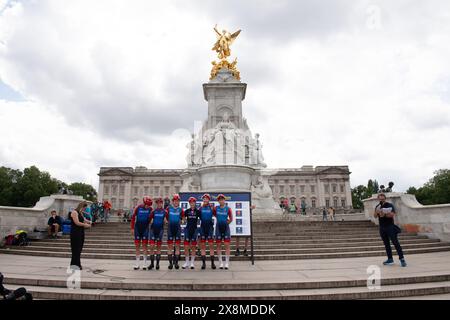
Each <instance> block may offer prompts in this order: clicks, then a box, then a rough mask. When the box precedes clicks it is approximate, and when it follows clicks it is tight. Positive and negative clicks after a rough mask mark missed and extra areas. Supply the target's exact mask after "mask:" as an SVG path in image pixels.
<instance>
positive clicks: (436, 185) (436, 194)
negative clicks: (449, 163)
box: [406, 169, 450, 205]
mask: <svg viewBox="0 0 450 320" xmlns="http://www.w3.org/2000/svg"><path fill="white" fill-rule="evenodd" d="M406 193H409V194H413V195H415V196H416V199H417V201H419V202H420V203H421V204H423V205H431V204H443V203H450V169H440V170H437V171H435V172H434V176H433V177H432V178H431V179H430V180H429V181H428V182H427V183H425V184H424V185H423V186H422V187H419V188H416V187H410V188H409V189H408V190H407V191H406Z"/></svg>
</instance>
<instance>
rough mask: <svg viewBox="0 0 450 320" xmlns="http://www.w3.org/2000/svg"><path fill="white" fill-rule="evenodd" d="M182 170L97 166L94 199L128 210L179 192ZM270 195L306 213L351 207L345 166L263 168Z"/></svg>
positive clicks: (348, 179)
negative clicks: (302, 207)
mask: <svg viewBox="0 0 450 320" xmlns="http://www.w3.org/2000/svg"><path fill="white" fill-rule="evenodd" d="M184 171H185V170H183V169H147V168H146V167H136V168H132V167H102V168H100V172H99V174H98V175H99V177H100V179H99V180H100V182H99V189H98V199H99V201H102V200H108V201H110V202H111V204H112V206H113V209H115V210H119V209H124V210H127V209H130V208H132V207H134V206H136V205H137V204H139V203H140V202H141V201H142V198H143V197H144V196H150V197H152V198H154V197H158V196H160V197H166V196H167V197H170V196H171V195H173V194H174V193H178V192H180V188H181V186H182V183H183V180H182V178H181V174H182V173H183V172H184ZM264 175H265V176H267V177H268V181H269V185H270V188H271V189H272V193H273V196H274V198H275V200H276V201H277V202H278V201H279V199H280V197H286V198H288V199H289V201H290V202H291V203H292V202H294V203H295V204H296V205H297V206H298V207H301V205H302V203H303V204H304V205H306V208H307V211H308V212H313V213H318V212H319V211H320V210H321V209H322V208H323V207H327V208H328V207H334V208H336V209H337V210H339V211H347V210H350V209H352V197H351V189H350V171H349V168H348V166H316V167H313V166H303V167H301V168H284V169H264Z"/></svg>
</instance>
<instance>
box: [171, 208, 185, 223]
mask: <svg viewBox="0 0 450 320" xmlns="http://www.w3.org/2000/svg"><path fill="white" fill-rule="evenodd" d="M167 213H168V216H169V219H168V220H169V224H170V225H177V224H180V221H181V218H183V214H184V211H183V209H181V208H180V207H177V208H175V207H173V206H170V207H169V208H167Z"/></svg>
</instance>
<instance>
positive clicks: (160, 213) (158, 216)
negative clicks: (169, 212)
mask: <svg viewBox="0 0 450 320" xmlns="http://www.w3.org/2000/svg"><path fill="white" fill-rule="evenodd" d="M165 216H166V210H164V209H163V208H161V209H159V208H156V209H155V210H153V214H152V218H153V223H152V227H155V228H161V227H162V226H163V224H164V218H165Z"/></svg>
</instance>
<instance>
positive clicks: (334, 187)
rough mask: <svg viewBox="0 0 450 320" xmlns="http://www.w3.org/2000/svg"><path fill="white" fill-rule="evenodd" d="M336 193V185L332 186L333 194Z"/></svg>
mask: <svg viewBox="0 0 450 320" xmlns="http://www.w3.org/2000/svg"><path fill="white" fill-rule="evenodd" d="M336 192H337V185H335V184H333V193H336Z"/></svg>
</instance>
